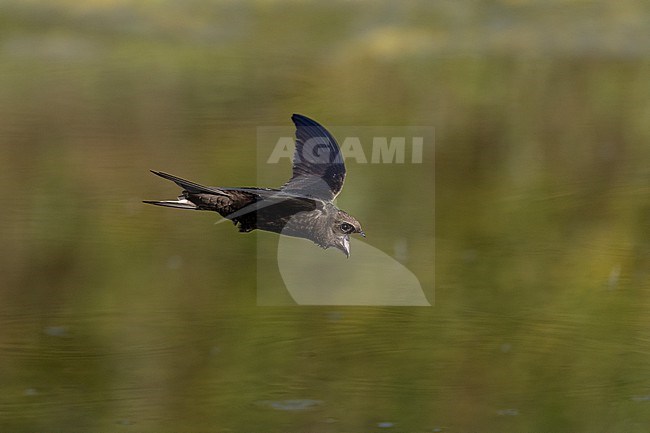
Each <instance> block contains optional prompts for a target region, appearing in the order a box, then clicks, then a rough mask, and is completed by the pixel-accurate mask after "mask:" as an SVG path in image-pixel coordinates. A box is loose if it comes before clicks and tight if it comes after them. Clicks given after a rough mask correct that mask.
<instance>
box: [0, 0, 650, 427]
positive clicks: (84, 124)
mask: <svg viewBox="0 0 650 433" xmlns="http://www.w3.org/2000/svg"><path fill="white" fill-rule="evenodd" d="M430 3H431V4H430ZM615 4H616V6H614V3H611V5H610V3H608V2H604V1H603V2H582V1H569V0H566V1H554V2H542V1H514V0H513V1H497V2H479V3H476V2H451V1H449V2H447V1H445V2H422V3H419V2H414V3H409V2H405V3H404V4H401V3H400V4H397V3H394V2H388V1H386V2H378V3H372V4H370V3H367V2H343V1H341V2H293V1H286V2H285V1H257V2H246V3H239V2H229V1H224V2H207V1H206V2H203V1H186V2H181V1H153V0H152V1H139V2H127V1H118V0H114V1H110V0H105V1H91V2H76V1H71V0H70V1H58V2H46V1H37V0H34V1H13V2H12V1H7V2H4V3H3V5H2V6H0V64H1V65H2V66H1V67H0V166H1V167H2V170H0V182H1V185H2V188H0V202H1V203H2V211H1V212H0V239H2V244H3V249H2V252H1V253H0V327H1V328H2V332H0V353H2V355H1V356H0V382H1V383H2V394H1V395H0V430H2V431H11V432H33V431H88V432H95V431H96V432H105V431H116V430H121V429H124V430H125V431H126V430H127V429H130V431H138V432H167V431H169V432H177V431H192V432H194V431H211V432H220V431H223V432H226V431H230V432H253V431H260V432H261V431H263V432H270V433H273V432H308V431H309V432H314V431H318V432H339V431H340V432H353V431H359V432H361V431H373V430H375V429H378V423H382V422H389V423H393V424H394V428H388V429H382V430H387V431H403V432H406V431H409V432H425V431H433V429H435V428H441V429H442V431H450V432H455V431H459V432H462V431H477V432H484V431H485V432H493V431H522V432H535V431H537V432H539V431H571V432H586V431H608V432H644V431H646V429H647V425H650V410H649V407H650V406H649V405H650V397H649V395H650V367H649V366H650V350H649V346H648V343H649V342H650V315H649V314H648V311H650V171H649V167H650V122H649V121H648V119H650V80H648V77H649V76H650V44H649V43H648V41H650V37H648V36H649V35H650V27H648V17H649V16H650V11H649V10H648V6H647V5H646V3H645V2H642V1H622V2H615ZM293 112H300V113H304V114H307V115H309V116H311V117H313V118H315V119H317V120H319V121H322V122H323V123H324V124H326V125H332V126H336V125H341V126H346V125H347V126H349V125H352V127H354V126H355V125H361V126H373V125H376V126H386V125H388V126H395V125H397V126H400V125H406V126H409V125H410V126H413V125H415V126H433V127H435V133H436V151H435V158H434V155H432V154H430V153H429V154H428V155H427V154H425V159H424V164H426V165H427V166H428V167H430V168H431V169H430V170H428V171H427V170H411V169H410V168H409V167H408V166H404V167H401V168H400V167H391V168H390V176H387V175H386V171H383V170H381V169H378V168H377V167H376V166H371V165H357V166H355V167H354V169H353V170H351V171H350V177H349V178H348V183H347V184H346V188H345V189H344V192H343V194H342V195H341V197H340V198H339V204H340V206H341V207H342V208H343V209H347V210H349V211H350V212H351V213H353V214H354V215H355V216H357V217H358V218H359V220H361V221H362V223H363V225H364V229H365V230H366V233H367V234H368V238H367V239H366V241H367V242H368V243H370V244H372V245H373V246H375V247H377V248H381V249H382V250H384V251H386V252H387V253H389V254H392V253H393V249H394V247H395V242H396V239H398V238H400V239H402V238H403V239H406V241H407V244H406V245H408V248H409V255H408V257H409V258H408V262H407V263H406V265H407V266H408V267H409V268H410V269H411V270H412V271H413V272H415V273H416V274H417V275H418V276H419V277H420V278H421V280H422V282H423V285H425V286H426V287H428V288H429V290H428V292H427V296H429V299H430V300H431V301H433V300H434V293H433V290H432V289H431V288H432V283H433V281H432V280H433V278H432V275H431V271H430V270H431V269H432V268H433V261H434V257H433V255H432V252H431V244H432V243H433V241H434V221H431V220H430V215H429V214H428V213H427V212H422V208H421V206H422V203H423V201H427V200H432V197H433V191H432V189H431V188H430V185H431V184H432V180H433V174H434V166H435V207H436V211H435V216H436V218H435V245H436V248H435V265H436V266H435V282H436V287H435V306H434V307H432V308H388V307H387V308H352V307H346V308H335V307H309V308H307V307H281V308H280V307H273V308H271V307H257V306H256V275H255V265H256V248H257V242H256V236H257V235H255V234H248V235H241V234H239V233H236V231H235V230H234V229H233V228H232V226H231V225H227V224H223V225H216V226H215V225H213V223H214V221H215V216H214V215H209V214H206V213H198V212H197V213H189V212H180V211H178V212H177V211H173V210H164V209H156V208H151V207H147V206H144V205H142V204H141V200H142V199H151V198H154V199H156V198H164V197H169V198H173V197H174V194H176V193H177V190H176V189H174V187H173V186H172V185H171V184H164V183H162V182H160V181H159V179H157V178H154V177H153V176H151V175H150V174H149V173H148V169H162V170H166V171H169V172H172V173H175V174H178V175H179V176H184V177H188V178H191V179H194V180H196V181H199V182H204V183H208V184H218V183H220V182H221V183H224V184H228V185H250V184H253V183H255V179H256V177H257V173H256V164H255V161H256V158H257V151H258V149H257V147H256V128H257V127H258V126H268V125H277V126H287V127H290V125H289V117H290V115H291V113H293ZM434 159H435V163H434ZM277 169H278V183H281V182H282V181H283V180H284V179H285V177H286V176H288V173H289V166H288V164H285V165H282V164H280V165H278V167H277ZM270 186H272V185H270ZM396 193H399V194H400V195H401V198H400V199H399V200H398V201H396V202H395V203H396V206H394V207H390V206H388V203H390V202H391V200H395V194H396ZM353 260H354V251H353V255H352V258H351V259H350V264H351V265H353V263H354V262H353ZM285 400H287V401H292V400H299V401H301V400H304V402H306V403H305V404H304V406H305V407H306V408H305V409H304V410H295V411H291V410H278V409H276V408H274V406H273V404H269V403H268V402H277V401H285ZM275 406H276V407H284V406H287V407H293V406H297V407H300V403H295V402H294V403H291V402H290V403H286V402H285V403H283V404H276V405H275Z"/></svg>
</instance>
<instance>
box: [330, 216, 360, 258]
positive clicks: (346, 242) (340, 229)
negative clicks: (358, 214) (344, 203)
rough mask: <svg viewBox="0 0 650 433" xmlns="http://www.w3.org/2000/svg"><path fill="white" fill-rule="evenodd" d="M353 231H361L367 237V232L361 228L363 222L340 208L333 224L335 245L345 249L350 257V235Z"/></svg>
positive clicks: (342, 249) (344, 251) (345, 252)
mask: <svg viewBox="0 0 650 433" xmlns="http://www.w3.org/2000/svg"><path fill="white" fill-rule="evenodd" d="M352 233H359V234H360V235H361V236H363V237H364V238H365V237H366V234H365V233H364V232H363V230H361V223H359V221H357V219H356V218H355V217H353V216H352V215H348V214H347V213H345V212H343V211H342V210H339V211H338V212H337V214H336V217H335V218H334V224H333V225H332V234H333V236H334V245H333V246H334V247H336V248H338V249H339V250H341V251H343V253H344V254H345V255H346V256H347V257H350V235H351V234H352Z"/></svg>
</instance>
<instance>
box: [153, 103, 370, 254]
mask: <svg viewBox="0 0 650 433" xmlns="http://www.w3.org/2000/svg"><path fill="white" fill-rule="evenodd" d="M291 119H292V120H293V123H294V124H295V125H296V151H295V154H294V159H293V175H292V177H291V179H289V181H288V182H287V183H285V184H284V185H283V186H282V187H281V188H279V189H271V188H222V187H209V186H203V185H199V184H197V183H194V182H190V181H188V180H185V179H181V178H180V177H176V176H173V175H171V174H167V173H163V172H160V171H153V170H152V173H154V174H156V175H158V176H160V177H162V178H165V179H168V180H171V181H172V182H174V183H176V184H177V185H178V186H180V187H181V188H183V192H182V195H181V196H179V197H178V200H170V201H152V200H145V203H149V204H154V205H158V206H166V207H175V208H179V209H191V210H209V211H214V212H218V213H219V214H220V215H221V216H223V217H224V218H228V219H229V220H231V221H233V223H234V224H235V225H237V226H238V228H239V231H240V232H250V231H251V230H255V229H258V230H266V231H270V232H274V233H280V234H283V235H286V236H295V237H300V238H305V239H310V240H312V241H313V242H314V243H316V244H317V245H319V246H320V247H322V248H330V247H334V248H338V249H339V250H341V251H343V253H345V255H346V256H348V257H349V256H350V234H352V233H359V234H361V235H362V236H365V234H364V233H363V230H362V229H361V224H359V221H357V220H356V219H355V218H354V217H353V216H351V215H349V214H347V213H346V212H344V211H342V210H339V209H338V208H337V207H336V206H334V204H333V203H332V201H333V200H334V199H335V198H336V196H337V195H338V194H339V193H340V192H341V189H342V188H343V182H344V180H345V164H344V162H343V155H341V151H340V149H339V145H338V143H337V142H336V139H335V138H334V137H333V136H332V135H331V134H330V133H329V132H328V131H327V130H326V129H325V128H324V127H323V126H321V125H320V124H318V123H317V122H315V121H314V120H311V119H309V118H308V117H305V116H302V115H300V114H294V115H293V116H292V117H291Z"/></svg>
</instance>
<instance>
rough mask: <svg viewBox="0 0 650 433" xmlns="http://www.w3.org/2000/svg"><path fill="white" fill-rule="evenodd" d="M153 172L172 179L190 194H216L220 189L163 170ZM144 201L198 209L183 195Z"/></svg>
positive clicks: (178, 207)
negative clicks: (174, 197)
mask: <svg viewBox="0 0 650 433" xmlns="http://www.w3.org/2000/svg"><path fill="white" fill-rule="evenodd" d="M151 172H152V173H153V174H155V175H157V176H160V177H162V178H163V179H167V180H171V181H172V182H174V183H175V184H176V185H178V186H180V187H181V188H183V189H184V190H185V191H187V192H189V193H190V194H201V193H210V194H215V193H216V192H217V191H218V190H215V188H210V187H207V186H203V185H199V184H198V183H194V182H191V181H189V180H185V179H182V178H180V177H178V176H174V175H172V174H168V173H164V172H162V171H154V170H151ZM142 202H143V203H147V204H153V205H156V206H164V207H174V208H177V209H191V210H196V209H198V206H196V205H195V204H194V203H192V202H191V201H189V200H188V199H187V198H185V196H182V195H181V196H179V197H178V200H143V201H142Z"/></svg>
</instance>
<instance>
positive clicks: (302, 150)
mask: <svg viewBox="0 0 650 433" xmlns="http://www.w3.org/2000/svg"><path fill="white" fill-rule="evenodd" d="M291 120H293V123H294V124H295V125H296V152H295V154H294V157H293V176H292V177H291V179H289V181H288V182H287V183H286V184H284V186H283V187H282V191H283V192H287V193H290V194H295V195H300V196H306V197H313V198H316V199H320V200H325V201H332V200H334V198H335V197H336V196H337V195H338V194H339V192H341V188H343V181H344V180H345V164H344V162H343V155H342V154H341V149H340V148H339V145H338V143H337V142H336V139H335V138H334V137H333V136H332V134H330V133H329V132H328V131H327V130H326V129H325V128H324V127H323V126H322V125H320V124H319V123H318V122H315V121H314V120H311V119H310V118H308V117H305V116H302V115H300V114H294V115H293V116H291Z"/></svg>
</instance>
